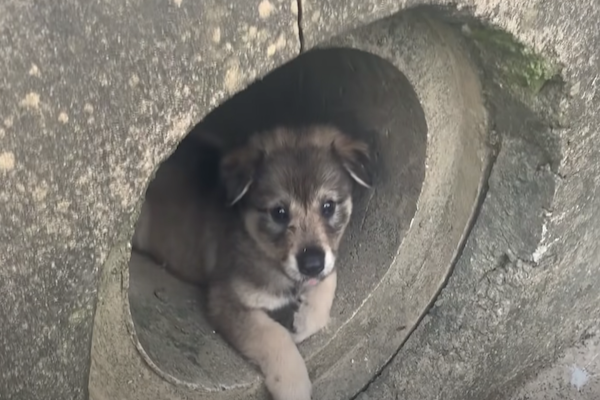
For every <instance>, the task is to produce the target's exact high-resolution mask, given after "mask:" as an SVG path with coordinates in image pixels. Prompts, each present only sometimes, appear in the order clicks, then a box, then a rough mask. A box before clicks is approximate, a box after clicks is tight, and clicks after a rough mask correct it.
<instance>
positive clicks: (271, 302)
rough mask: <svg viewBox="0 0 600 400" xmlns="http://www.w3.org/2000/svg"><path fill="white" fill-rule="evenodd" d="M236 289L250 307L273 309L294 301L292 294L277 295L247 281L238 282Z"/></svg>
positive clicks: (241, 298) (243, 301)
mask: <svg viewBox="0 0 600 400" xmlns="http://www.w3.org/2000/svg"><path fill="white" fill-rule="evenodd" d="M235 290H236V292H237V294H238V296H239V298H240V300H241V301H242V303H244V305H246V306H247V307H250V308H261V309H264V310H270V311H272V310H277V309H279V308H282V307H284V306H287V305H288V304H290V303H291V302H292V301H293V298H292V297H291V296H283V295H275V294H273V293H270V292H267V291H264V290H260V289H258V288H256V287H254V286H252V285H250V284H248V283H246V282H239V281H238V282H236V283H235Z"/></svg>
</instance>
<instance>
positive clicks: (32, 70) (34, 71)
mask: <svg viewBox="0 0 600 400" xmlns="http://www.w3.org/2000/svg"><path fill="white" fill-rule="evenodd" d="M29 75H31V76H35V77H38V78H39V77H40V76H41V75H42V74H41V73H40V69H39V68H38V66H37V65H35V64H31V68H29Z"/></svg>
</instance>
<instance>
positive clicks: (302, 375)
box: [265, 361, 312, 400]
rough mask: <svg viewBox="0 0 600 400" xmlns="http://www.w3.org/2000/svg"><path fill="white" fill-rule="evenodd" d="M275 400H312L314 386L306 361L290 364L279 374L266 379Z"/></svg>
mask: <svg viewBox="0 0 600 400" xmlns="http://www.w3.org/2000/svg"><path fill="white" fill-rule="evenodd" d="M265 378H266V379H265V383H266V385H267V389H268V390H269V393H271V396H272V397H273V400H311V398H312V397H311V392H312V384H311V382H310V379H309V377H308V371H307V370H306V365H305V364H304V361H302V362H301V363H298V362H290V363H288V364H287V365H286V366H285V367H284V368H282V370H281V371H279V372H273V373H272V374H270V375H269V376H266V377H265Z"/></svg>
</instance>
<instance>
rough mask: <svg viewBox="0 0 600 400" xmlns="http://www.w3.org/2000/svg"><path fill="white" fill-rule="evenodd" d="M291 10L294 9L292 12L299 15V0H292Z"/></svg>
mask: <svg viewBox="0 0 600 400" xmlns="http://www.w3.org/2000/svg"><path fill="white" fill-rule="evenodd" d="M290 10H291V11H292V14H294V15H298V1H297V0H292V2H291V4H290Z"/></svg>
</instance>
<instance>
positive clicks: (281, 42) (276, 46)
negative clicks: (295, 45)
mask: <svg viewBox="0 0 600 400" xmlns="http://www.w3.org/2000/svg"><path fill="white" fill-rule="evenodd" d="M286 45H287V40H285V37H284V36H283V34H281V35H279V37H278V38H277V41H276V42H275V43H272V44H270V45H269V47H267V55H268V56H269V57H271V56H272V55H274V54H275V53H276V52H277V51H278V50H282V49H283V48H285V46H286Z"/></svg>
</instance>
